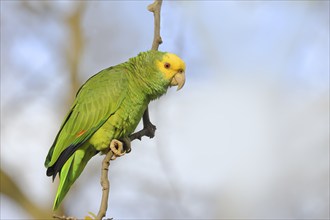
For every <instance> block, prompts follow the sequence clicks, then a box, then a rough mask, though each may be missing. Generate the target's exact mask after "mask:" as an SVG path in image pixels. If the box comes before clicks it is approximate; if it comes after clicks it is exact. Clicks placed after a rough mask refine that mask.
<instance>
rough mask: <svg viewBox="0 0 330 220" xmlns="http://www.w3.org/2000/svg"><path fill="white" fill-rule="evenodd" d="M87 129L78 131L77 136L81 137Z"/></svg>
mask: <svg viewBox="0 0 330 220" xmlns="http://www.w3.org/2000/svg"><path fill="white" fill-rule="evenodd" d="M85 132H86V130H81V131H79V132H78V133H77V136H76V137H80V136H81V135H83V134H85Z"/></svg>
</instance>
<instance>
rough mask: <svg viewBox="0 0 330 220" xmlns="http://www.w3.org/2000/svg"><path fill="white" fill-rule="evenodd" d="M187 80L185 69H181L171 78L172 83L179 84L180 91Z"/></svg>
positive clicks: (172, 84) (173, 84)
mask: <svg viewBox="0 0 330 220" xmlns="http://www.w3.org/2000/svg"><path fill="white" fill-rule="evenodd" d="M185 82H186V76H185V72H184V71H183V70H180V71H179V72H177V73H176V74H175V75H174V77H173V78H172V80H171V83H170V85H171V86H178V88H177V91H179V90H180V89H181V88H182V87H183V86H184V83H185Z"/></svg>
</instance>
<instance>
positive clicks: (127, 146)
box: [120, 137, 132, 153]
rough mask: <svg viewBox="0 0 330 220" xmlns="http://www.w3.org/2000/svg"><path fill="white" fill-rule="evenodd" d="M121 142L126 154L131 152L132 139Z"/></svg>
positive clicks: (127, 138)
mask: <svg viewBox="0 0 330 220" xmlns="http://www.w3.org/2000/svg"><path fill="white" fill-rule="evenodd" d="M120 141H121V142H123V144H124V150H125V152H126V153H129V152H131V150H132V149H131V139H130V138H129V137H126V138H122V139H120Z"/></svg>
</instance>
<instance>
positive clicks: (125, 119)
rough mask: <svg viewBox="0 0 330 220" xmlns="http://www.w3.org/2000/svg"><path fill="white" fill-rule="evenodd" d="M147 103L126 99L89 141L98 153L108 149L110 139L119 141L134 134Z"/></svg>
mask: <svg viewBox="0 0 330 220" xmlns="http://www.w3.org/2000/svg"><path fill="white" fill-rule="evenodd" d="M148 104H149V101H147V100H146V99H138V98H126V99H125V100H124V101H123V102H122V104H121V105H120V106H119V108H118V109H117V110H116V111H115V113H114V114H112V115H111V116H110V117H109V119H108V120H107V121H106V122H105V123H104V124H103V125H102V127H100V128H99V129H98V130H97V131H96V132H95V133H94V134H93V135H92V137H91V138H90V139H89V143H90V144H91V145H93V146H94V148H95V149H96V150H98V151H104V150H106V149H108V148H109V144H110V142H111V140H112V139H120V138H124V137H127V136H129V135H130V134H131V133H133V132H134V130H135V128H136V127H137V125H138V123H139V121H140V120H141V118H142V116H143V113H144V111H145V110H146V108H147V106H148Z"/></svg>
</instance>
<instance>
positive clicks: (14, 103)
mask: <svg viewBox="0 0 330 220" xmlns="http://www.w3.org/2000/svg"><path fill="white" fill-rule="evenodd" d="M150 3H152V1H1V196H0V198H1V212H0V213H1V214H0V217H1V219H31V218H51V215H52V211H51V207H52V203H53V199H54V197H55V192H56V189H57V184H58V181H57V180H55V182H54V183H52V180H51V178H48V177H47V176H46V175H45V173H46V169H45V167H44V165H43V164H44V160H45V157H46V154H47V153H48V150H49V148H50V146H51V144H52V143H53V140H54V138H55V135H56V133H57V131H58V129H59V126H60V124H61V122H62V120H63V118H64V116H65V114H66V112H67V111H68V110H69V107H70V105H71V103H72V101H73V97H74V95H75V93H76V91H77V90H78V88H79V87H80V85H81V84H82V83H84V82H85V81H86V80H87V79H88V78H89V77H90V76H92V75H93V74H95V73H97V72H98V71H100V70H102V69H104V68H107V67H109V66H113V65H116V64H118V63H122V62H125V61H126V60H128V58H130V57H133V56H136V55H137V54H138V53H139V52H140V51H146V50H149V49H150V48H151V44H152V39H153V28H154V27H153V22H154V21H153V15H152V13H150V12H149V11H147V9H146V7H147V5H149V4H150ZM161 35H162V38H163V41H164V42H163V44H162V45H161V46H160V48H159V49H160V50H162V51H170V52H173V53H176V54H178V55H179V56H181V57H182V58H183V59H184V60H185V61H186V65H187V70H186V77H187V81H186V85H185V87H184V88H183V89H182V90H181V91H179V92H176V91H175V89H170V90H169V91H168V93H167V95H166V96H164V97H162V98H161V99H159V100H156V101H155V102H153V103H152V104H151V105H150V113H151V120H152V122H153V123H154V124H155V125H156V126H157V131H156V137H155V138H154V139H149V138H143V139H142V141H141V142H140V141H134V142H133V143H132V144H133V146H132V152H131V153H130V154H127V155H125V156H124V157H121V158H119V159H117V160H115V161H114V162H112V163H111V165H110V171H109V173H110V182H111V190H110V200H109V208H108V212H107V217H114V218H115V219H127V218H131V219H137V218H144V219H155V218H163V219H165V218H166V219H171V218H176V219H177V218H185V219H190V218H198V219H200V218H203V219H205V218H213V219H234V218H235V219H237V218H239V219H248V218H250V219H280V218H281V219H322V218H323V219H325V218H329V1H170V2H168V1H165V2H163V6H162V12H161ZM140 127H141V125H140ZM102 159H103V157H101V156H99V155H97V156H95V157H94V158H93V159H92V160H91V161H90V162H89V164H88V166H87V167H86V169H85V171H84V172H83V174H82V175H81V177H80V178H79V179H78V180H77V181H76V183H75V184H74V186H73V187H72V189H71V191H70V192H69V193H68V195H67V196H66V198H65V200H64V202H63V205H62V207H61V209H60V210H59V211H58V212H57V213H58V214H63V213H64V214H66V215H73V216H75V217H79V218H83V217H84V216H86V215H88V212H89V211H91V212H93V213H97V211H98V208H99V204H100V198H101V187H100V184H99V181H100V180H99V178H100V167H101V165H100V164H101V161H102Z"/></svg>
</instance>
